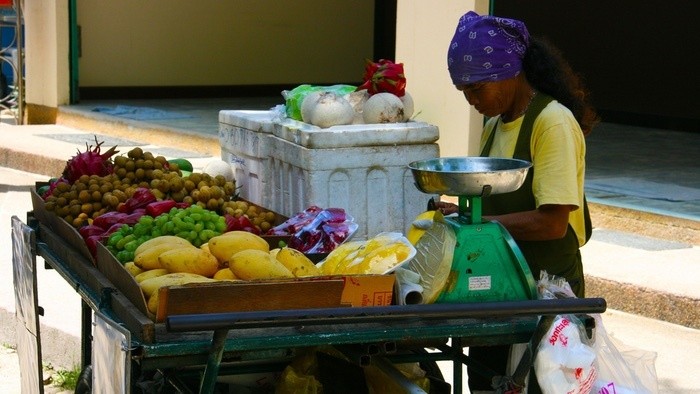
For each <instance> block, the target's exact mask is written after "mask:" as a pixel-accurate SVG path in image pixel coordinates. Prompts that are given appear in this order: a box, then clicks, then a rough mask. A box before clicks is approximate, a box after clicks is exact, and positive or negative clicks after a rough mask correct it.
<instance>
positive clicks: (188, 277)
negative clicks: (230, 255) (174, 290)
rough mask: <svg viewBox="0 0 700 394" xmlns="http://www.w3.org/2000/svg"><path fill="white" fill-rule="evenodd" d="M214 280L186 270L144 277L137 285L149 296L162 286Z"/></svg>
mask: <svg viewBox="0 0 700 394" xmlns="http://www.w3.org/2000/svg"><path fill="white" fill-rule="evenodd" d="M209 282H214V279H211V278H207V277H206V276H202V275H197V274H191V273H188V272H174V273H170V274H165V275H161V276H157V277H155V278H150V279H146V280H144V281H143V282H141V283H139V287H140V288H141V291H143V294H144V295H145V296H146V298H151V297H152V296H153V294H154V293H156V292H158V289H160V288H161V287H163V286H178V285H184V284H187V283H209Z"/></svg>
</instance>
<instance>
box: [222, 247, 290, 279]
mask: <svg viewBox="0 0 700 394" xmlns="http://www.w3.org/2000/svg"><path fill="white" fill-rule="evenodd" d="M229 269H230V270H231V271H233V274H234V275H236V277H238V278H241V279H243V280H253V279H275V278H293V277H294V275H293V274H292V272H291V271H290V270H289V269H287V267H285V266H284V265H283V264H282V263H281V262H279V261H277V260H276V259H274V258H272V256H270V253H269V252H268V251H262V250H257V249H246V250H242V251H240V252H238V253H235V254H234V255H233V256H231V260H230V261H229Z"/></svg>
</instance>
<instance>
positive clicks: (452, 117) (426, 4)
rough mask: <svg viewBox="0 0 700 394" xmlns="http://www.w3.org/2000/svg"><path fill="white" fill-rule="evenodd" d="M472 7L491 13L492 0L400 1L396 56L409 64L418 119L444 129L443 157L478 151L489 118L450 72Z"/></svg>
mask: <svg viewBox="0 0 700 394" xmlns="http://www.w3.org/2000/svg"><path fill="white" fill-rule="evenodd" d="M437 4H439V7H438V6H436V5H437ZM469 10H476V11H477V12H479V13H488V0H440V2H439V3H438V2H432V1H423V0H398V10H397V14H398V15H397V26H396V61H397V62H403V63H404V71H405V73H406V80H407V84H406V90H407V91H409V92H410V93H411V96H412V97H413V100H414V102H415V111H416V112H420V113H419V114H418V115H417V117H416V118H417V119H418V120H422V121H425V122H428V123H431V124H434V125H436V126H438V128H439V129H440V140H439V141H438V144H439V145H440V156H442V157H448V156H464V155H467V154H469V155H477V154H478V152H477V150H478V148H479V135H480V132H481V125H482V122H483V117H482V116H481V115H480V114H479V113H478V112H476V111H474V110H472V109H471V107H470V106H469V105H468V104H467V102H466V100H465V99H464V96H463V95H462V94H461V93H459V92H458V91H457V89H455V88H454V85H452V81H451V80H450V77H449V74H448V72H447V47H448V45H449V43H450V40H451V39H452V35H453V34H454V30H455V28H456V27H457V20H458V19H459V17H460V16H462V15H463V14H464V13H466V12H467V11H469Z"/></svg>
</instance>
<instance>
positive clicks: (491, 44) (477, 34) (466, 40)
mask: <svg viewBox="0 0 700 394" xmlns="http://www.w3.org/2000/svg"><path fill="white" fill-rule="evenodd" d="M529 41H530V35H529V34H528V32H527V28H526V27H525V24H524V23H523V22H521V21H518V20H515V19H507V18H499V17H495V16H490V15H483V16H482V15H479V14H477V13H476V12H474V11H469V12H468V13H466V14H464V15H463V16H462V17H461V18H460V19H459V24H458V25H457V30H456V31H455V34H454V37H452V42H451V43H450V49H449V50H448V52H447V68H448V70H449V71H450V77H452V83H454V84H455V85H466V84H470V83H476V82H489V81H502V80H504V79H509V78H513V77H515V76H516V75H518V74H520V71H522V58H523V56H524V55H525V50H526V49H527V46H528V43H529Z"/></svg>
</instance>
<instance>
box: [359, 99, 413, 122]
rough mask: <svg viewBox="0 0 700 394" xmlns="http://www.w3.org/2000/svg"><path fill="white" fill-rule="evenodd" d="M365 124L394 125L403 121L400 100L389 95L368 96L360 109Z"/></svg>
mask: <svg viewBox="0 0 700 394" xmlns="http://www.w3.org/2000/svg"><path fill="white" fill-rule="evenodd" d="M362 117H363V119H364V121H365V123H395V122H403V121H404V106H403V102H401V99H399V98H398V97H397V96H396V95H394V94H391V93H385V92H383V93H376V94H373V95H372V96H370V98H369V99H367V102H365V105H364V107H363V109H362Z"/></svg>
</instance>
